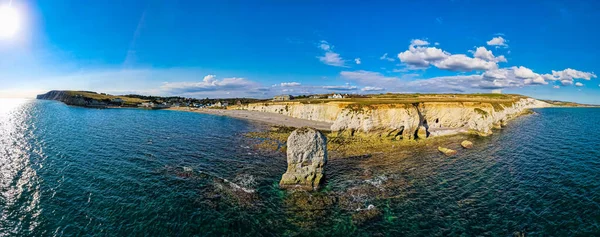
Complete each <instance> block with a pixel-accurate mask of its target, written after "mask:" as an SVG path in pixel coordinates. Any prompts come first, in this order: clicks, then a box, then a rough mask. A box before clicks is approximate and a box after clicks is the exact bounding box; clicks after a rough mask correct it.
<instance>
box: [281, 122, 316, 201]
mask: <svg viewBox="0 0 600 237" xmlns="http://www.w3.org/2000/svg"><path fill="white" fill-rule="evenodd" d="M326 163H327V138H326V137H325V136H324V135H323V134H322V133H321V132H319V131H317V130H315V129H313V128H308V127H304V128H299V129H296V130H294V131H293V132H292V134H291V135H290V136H289V137H288V140H287V164H288V165H287V171H286V172H285V174H283V176H282V177H281V181H280V182H279V187H281V188H284V189H294V188H297V189H304V190H317V189H318V188H319V184H320V183H321V180H322V179H323V176H324V170H323V168H324V166H325V164H326Z"/></svg>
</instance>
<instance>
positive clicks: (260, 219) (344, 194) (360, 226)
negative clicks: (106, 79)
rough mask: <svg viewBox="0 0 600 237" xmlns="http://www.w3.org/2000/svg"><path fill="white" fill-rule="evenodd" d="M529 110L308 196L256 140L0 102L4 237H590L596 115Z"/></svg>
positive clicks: (185, 123)
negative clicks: (451, 151) (449, 151)
mask: <svg viewBox="0 0 600 237" xmlns="http://www.w3.org/2000/svg"><path fill="white" fill-rule="evenodd" d="M536 111H537V114H536V115H532V116H526V117H521V118H518V119H516V120H514V121H511V123H510V125H509V126H508V128H506V129H504V130H501V131H497V132H496V133H495V134H494V135H493V136H491V137H487V138H475V137H469V139H472V140H473V141H474V143H475V148H474V149H472V150H465V151H463V150H461V151H460V154H459V155H458V156H456V157H454V158H446V157H443V156H441V155H440V154H438V152H437V151H436V149H435V148H436V147H437V145H439V144H438V143H442V145H445V146H448V147H450V148H458V142H457V141H460V139H463V138H464V137H456V138H453V139H448V140H444V141H436V142H433V143H431V144H427V145H422V146H418V147H416V148H414V149H404V150H399V151H398V152H397V153H394V154H392V155H373V156H372V157H368V158H346V159H335V160H331V161H330V163H329V166H328V167H327V169H326V170H327V174H328V183H327V185H326V187H325V190H324V191H322V192H319V193H312V194H309V193H286V192H283V191H280V190H279V189H278V188H277V182H278V179H279V178H280V176H281V174H282V173H283V172H284V171H285V167H286V164H285V157H284V156H283V155H282V154H278V153H265V152H259V151H256V150H254V149H252V148H250V147H251V145H252V142H253V141H252V140H251V139H249V138H245V137H244V136H243V134H244V133H246V132H249V131H255V130H258V129H262V128H263V127H262V125H255V124H251V123H249V122H246V121H242V120H236V119H231V118H227V117H220V116H211V115H202V114H195V113H186V112H175V111H147V110H136V109H106V110H96V109H85V108H76V107H68V106H65V105H64V104H62V103H58V102H52V101H35V100H0V214H1V215H0V236H23V235H32V236H50V235H55V236H71V235H108V236H113V235H119V236H132V235H134V236H135V235H146V236H193V235H197V236H219V235H233V236H239V235H242V236H253V235H263V236H282V235H301V236H303V235H311V236H318V235H324V236H326V235H342V234H347V235H348V234H351V235H365V236H367V235H376V234H380V235H392V236H397V235H403V236H458V235H463V236H475V235H493V236H511V235H512V234H513V233H514V232H516V231H522V232H527V233H528V234H530V235H532V236H549V235H550V236H574V235H599V234H600V205H599V204H600V109H565V108H557V109H553V108H549V109H539V110H536ZM369 205H372V207H374V208H375V210H377V215H374V216H371V217H368V218H361V217H364V216H365V215H363V214H364V213H365V212H364V211H357V210H364V209H366V208H367V207H368V206H369ZM361 215H362V216H361Z"/></svg>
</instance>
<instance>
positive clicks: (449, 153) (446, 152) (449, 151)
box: [438, 146, 458, 156]
mask: <svg viewBox="0 0 600 237" xmlns="http://www.w3.org/2000/svg"><path fill="white" fill-rule="evenodd" d="M438 151H440V152H441V153H444V155H446V156H453V155H456V153H458V152H457V151H455V150H452V149H449V148H445V147H441V146H439V147H438Z"/></svg>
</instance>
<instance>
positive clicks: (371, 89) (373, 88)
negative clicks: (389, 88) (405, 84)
mask: <svg viewBox="0 0 600 237" xmlns="http://www.w3.org/2000/svg"><path fill="white" fill-rule="evenodd" d="M360 90H361V91H383V90H385V89H384V88H381V87H373V86H366V87H364V88H362V89H360Z"/></svg>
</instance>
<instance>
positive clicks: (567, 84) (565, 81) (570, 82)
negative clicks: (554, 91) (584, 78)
mask: <svg viewBox="0 0 600 237" xmlns="http://www.w3.org/2000/svg"><path fill="white" fill-rule="evenodd" d="M560 84H561V85H563V86H570V85H573V80H562V81H560Z"/></svg>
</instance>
